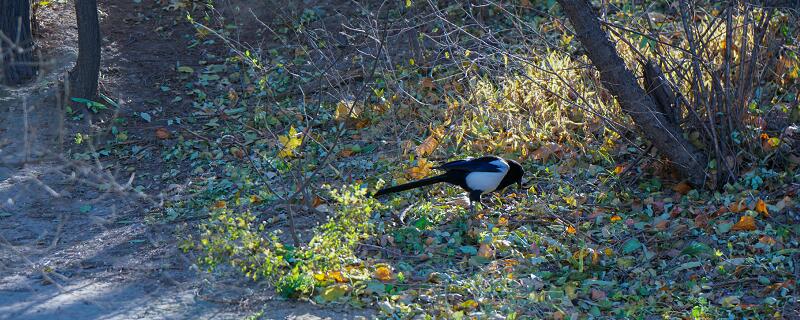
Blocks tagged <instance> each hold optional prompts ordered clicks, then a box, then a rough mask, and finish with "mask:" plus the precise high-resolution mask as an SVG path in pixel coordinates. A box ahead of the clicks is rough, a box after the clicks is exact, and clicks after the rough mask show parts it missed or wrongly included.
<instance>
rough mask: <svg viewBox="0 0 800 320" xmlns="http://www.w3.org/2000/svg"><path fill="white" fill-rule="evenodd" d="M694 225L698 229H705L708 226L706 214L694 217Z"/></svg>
mask: <svg viewBox="0 0 800 320" xmlns="http://www.w3.org/2000/svg"><path fill="white" fill-rule="evenodd" d="M694 225H695V226H696V227H698V228H705V227H706V226H708V215H706V214H705V213H701V214H698V215H697V216H696V217H694Z"/></svg>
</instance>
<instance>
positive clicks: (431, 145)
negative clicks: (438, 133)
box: [415, 134, 439, 157]
mask: <svg viewBox="0 0 800 320" xmlns="http://www.w3.org/2000/svg"><path fill="white" fill-rule="evenodd" d="M438 145H439V142H438V141H436V137H434V135H433V134H431V135H430V136H428V137H427V138H425V140H424V141H422V144H420V145H419V146H417V149H416V150H415V152H416V154H417V156H418V157H424V156H427V155H429V154H431V153H433V150H436V146H438Z"/></svg>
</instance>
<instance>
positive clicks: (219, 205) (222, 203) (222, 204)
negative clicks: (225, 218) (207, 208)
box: [211, 200, 228, 209]
mask: <svg viewBox="0 0 800 320" xmlns="http://www.w3.org/2000/svg"><path fill="white" fill-rule="evenodd" d="M227 205H228V203H227V202H225V201H222V200H220V201H217V202H214V205H212V206H211V209H222V208H225V207H226V206H227Z"/></svg>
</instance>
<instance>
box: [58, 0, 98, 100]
mask: <svg viewBox="0 0 800 320" xmlns="http://www.w3.org/2000/svg"><path fill="white" fill-rule="evenodd" d="M75 16H76V17H77V20H78V61H77V62H76V63H75V67H74V68H72V70H71V71H70V72H69V80H68V81H67V83H66V92H67V98H84V99H89V100H93V99H95V97H96V96H97V79H98V77H99V74H100V21H99V20H98V17H97V0H75ZM67 103H69V100H68V101H67Z"/></svg>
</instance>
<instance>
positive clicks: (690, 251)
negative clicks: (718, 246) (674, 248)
mask: <svg viewBox="0 0 800 320" xmlns="http://www.w3.org/2000/svg"><path fill="white" fill-rule="evenodd" d="M710 252H711V248H710V247H709V246H708V245H706V244H705V243H702V242H696V241H695V242H692V243H690V244H689V245H688V246H686V248H683V250H681V254H685V255H689V256H692V257H697V256H700V255H707V254H708V253H710Z"/></svg>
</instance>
